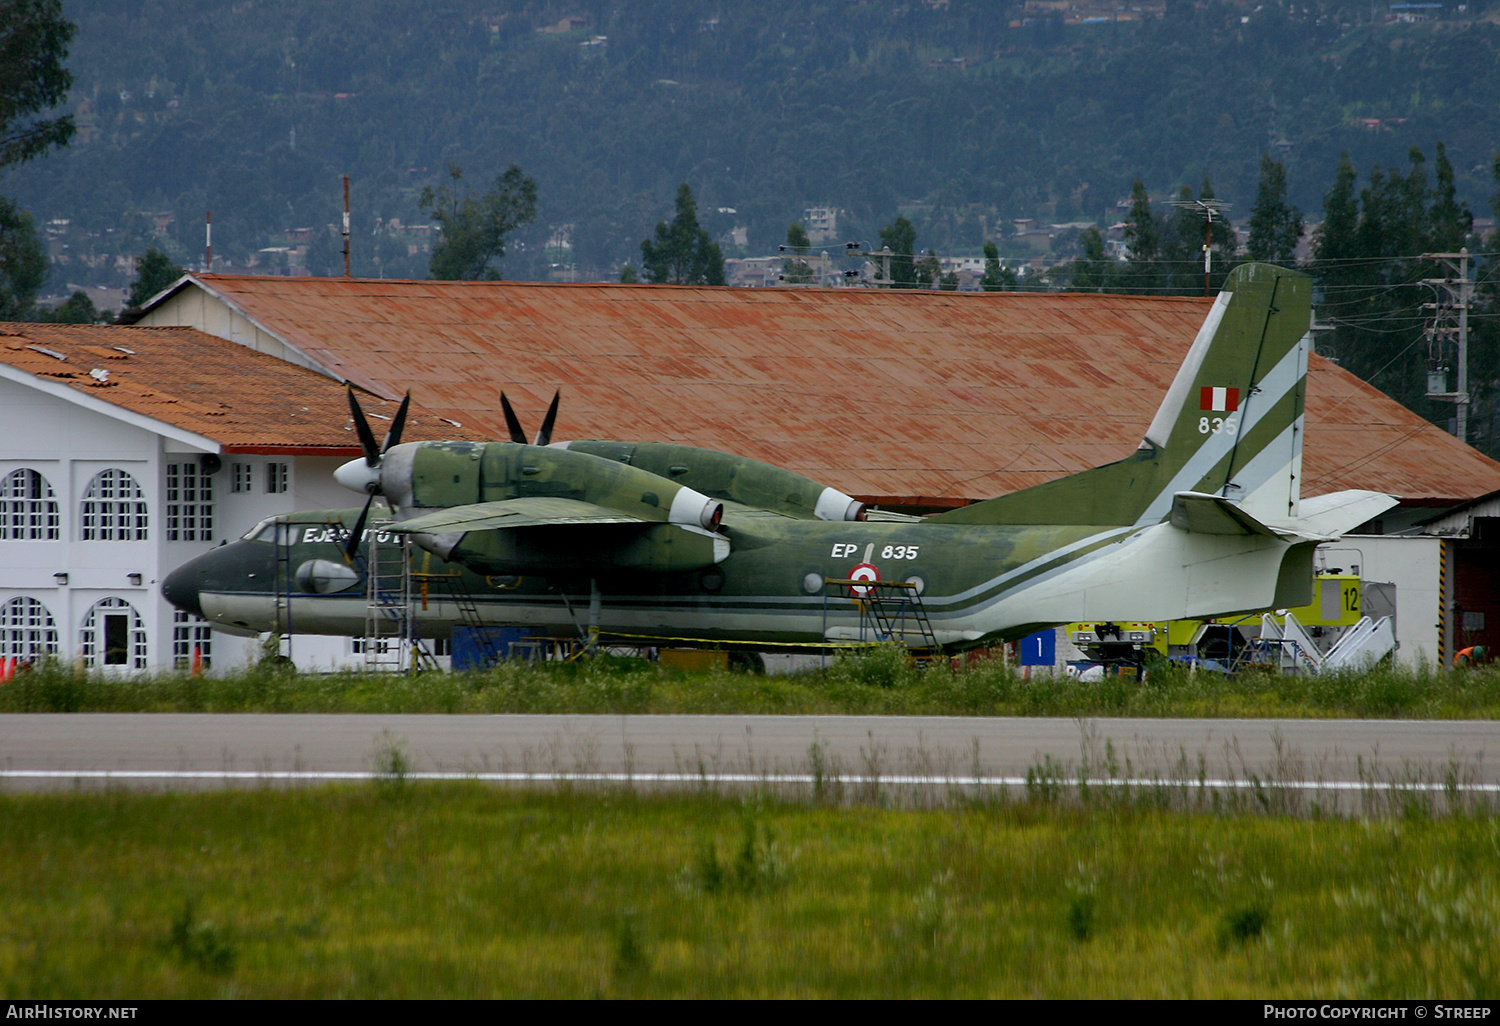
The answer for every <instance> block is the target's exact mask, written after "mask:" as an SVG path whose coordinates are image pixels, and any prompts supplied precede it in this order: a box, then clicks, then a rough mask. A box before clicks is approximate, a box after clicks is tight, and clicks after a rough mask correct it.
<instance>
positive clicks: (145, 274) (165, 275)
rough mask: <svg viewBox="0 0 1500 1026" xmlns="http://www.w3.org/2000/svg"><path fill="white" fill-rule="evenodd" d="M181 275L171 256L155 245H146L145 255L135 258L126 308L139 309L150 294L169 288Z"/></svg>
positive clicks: (180, 270) (180, 269) (179, 268)
mask: <svg viewBox="0 0 1500 1026" xmlns="http://www.w3.org/2000/svg"><path fill="white" fill-rule="evenodd" d="M181 277H182V268H181V267H178V266H177V265H176V264H174V263H172V258H171V257H169V256H167V255H166V254H165V253H163V252H162V251H161V250H159V249H157V248H156V247H155V246H149V247H147V249H146V255H145V256H138V257H136V258H135V281H133V282H131V283H130V296H129V297H128V298H127V299H126V301H125V305H126V308H127V309H130V310H139V309H140V308H141V307H143V306H145V305H146V302H147V300H149V299H150V298H151V297H152V296H154V295H156V294H157V293H158V292H162V291H164V290H165V289H168V288H170V287H171V285H172V283H173V282H175V281H176V280H177V279H178V278H181Z"/></svg>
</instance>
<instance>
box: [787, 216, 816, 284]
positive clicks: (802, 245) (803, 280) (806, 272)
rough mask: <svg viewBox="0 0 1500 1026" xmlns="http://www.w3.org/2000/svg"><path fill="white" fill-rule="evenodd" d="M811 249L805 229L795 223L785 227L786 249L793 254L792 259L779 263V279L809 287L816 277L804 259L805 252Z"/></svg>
mask: <svg viewBox="0 0 1500 1026" xmlns="http://www.w3.org/2000/svg"><path fill="white" fill-rule="evenodd" d="M811 248H812V240H811V239H809V238H808V237H807V229H805V228H803V227H802V225H801V224H800V223H798V222H796V221H793V222H792V223H791V224H790V225H788V226H787V230H786V249H787V252H789V253H792V254H794V257H795V258H794V259H787V260H783V261H782V262H781V277H782V280H783V281H786V282H787V283H789V284H792V285H809V284H811V283H812V282H813V281H814V280H815V279H816V277H817V275H815V274H813V269H812V267H811V266H810V265H809V264H808V262H807V260H806V259H805V257H806V256H807V251H808V250H809V249H811Z"/></svg>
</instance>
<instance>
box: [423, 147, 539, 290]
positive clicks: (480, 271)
mask: <svg viewBox="0 0 1500 1026" xmlns="http://www.w3.org/2000/svg"><path fill="white" fill-rule="evenodd" d="M463 174H464V172H463V168H461V167H459V166H458V165H457V164H449V165H448V179H449V180H448V181H447V182H444V183H443V184H442V185H440V186H438V187H437V188H436V189H434V188H433V187H432V186H430V185H429V186H428V187H427V188H425V189H423V190H422V196H421V199H420V200H418V203H417V205H418V206H419V207H420V208H421V209H422V211H423V212H424V213H428V214H430V215H431V216H432V219H433V220H434V221H436V222H437V223H438V226H439V227H440V228H441V229H442V232H443V235H442V238H441V239H439V240H438V243H437V245H436V246H434V247H432V260H431V262H430V263H429V264H428V270H427V276H428V277H429V278H431V279H433V280H434V281H499V280H500V272H499V271H497V270H495V268H493V267H491V266H490V261H492V260H499V259H501V258H503V257H504V256H505V242H506V239H507V238H508V237H509V236H510V234H511V232H513V231H515V230H516V229H517V228H519V227H521V226H522V225H523V224H530V223H531V222H532V221H535V220H536V180H535V179H533V178H531V177H529V176H528V175H526V174H525V173H523V172H522V171H521V169H520V168H519V167H517V166H516V165H514V164H512V165H510V167H508V168H506V169H505V173H504V174H502V175H500V176H499V177H498V178H496V179H495V184H494V187H493V188H491V189H490V191H489V192H487V193H485V194H484V195H483V196H475V195H473V193H471V192H470V191H469V189H468V188H466V187H464V186H463V185H461V182H462V181H463Z"/></svg>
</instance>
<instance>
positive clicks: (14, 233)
mask: <svg viewBox="0 0 1500 1026" xmlns="http://www.w3.org/2000/svg"><path fill="white" fill-rule="evenodd" d="M46 281H47V254H46V252H45V251H44V250H43V249H42V240H41V239H39V238H38V237H37V234H36V227H35V226H34V225H33V224H32V223H31V215H30V214H28V213H26V211H24V210H22V209H21V208H20V207H18V206H16V205H15V204H14V203H12V202H11V201H10V200H8V199H5V198H4V197H3V196H0V321H20V320H25V319H26V317H27V316H28V315H29V314H30V313H31V305H32V303H33V302H35V300H36V294H37V292H38V291H40V290H41V287H42V285H43V284H45V283H46Z"/></svg>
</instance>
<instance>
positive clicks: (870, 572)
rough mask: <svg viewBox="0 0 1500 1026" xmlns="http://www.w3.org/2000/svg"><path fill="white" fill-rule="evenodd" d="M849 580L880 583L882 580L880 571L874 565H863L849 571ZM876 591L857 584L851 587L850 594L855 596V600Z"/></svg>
mask: <svg viewBox="0 0 1500 1026" xmlns="http://www.w3.org/2000/svg"><path fill="white" fill-rule="evenodd" d="M849 580H851V581H878V580H880V570H879V569H878V568H877V567H876V566H875V564H874V563H861V564H859V565H858V566H856V567H855V568H854V569H853V570H850V571H849ZM874 590H875V589H874V588H871V587H869V586H868V585H862V584H855V585H851V586H850V588H849V594H851V595H853V596H854V597H855V598H864V597H865V596H866V595H868V594H870V592H872V591H874Z"/></svg>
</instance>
